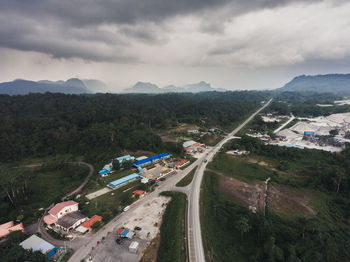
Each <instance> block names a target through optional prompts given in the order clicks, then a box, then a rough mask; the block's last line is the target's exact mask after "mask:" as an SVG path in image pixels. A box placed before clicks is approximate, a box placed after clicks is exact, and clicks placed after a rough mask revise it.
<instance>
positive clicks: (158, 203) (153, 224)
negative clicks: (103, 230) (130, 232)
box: [123, 196, 170, 241]
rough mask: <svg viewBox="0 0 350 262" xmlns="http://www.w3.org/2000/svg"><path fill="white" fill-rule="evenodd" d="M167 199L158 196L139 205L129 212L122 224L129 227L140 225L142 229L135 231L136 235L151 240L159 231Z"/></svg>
mask: <svg viewBox="0 0 350 262" xmlns="http://www.w3.org/2000/svg"><path fill="white" fill-rule="evenodd" d="M169 200H170V198H169V197H164V196H159V197H157V198H155V199H153V200H152V201H149V202H147V203H145V204H144V205H142V206H139V207H138V208H137V209H135V210H134V211H133V212H132V213H130V215H129V217H128V218H129V219H128V221H126V223H125V224H124V225H123V226H124V227H125V228H130V229H134V228H135V227H136V226H138V227H141V228H142V230H141V231H137V236H138V237H139V238H141V239H144V240H148V241H150V240H152V239H153V238H155V237H156V236H157V234H158V233H159V227H160V224H161V220H162V217H163V213H164V210H165V208H166V206H167V203H168V202H169Z"/></svg>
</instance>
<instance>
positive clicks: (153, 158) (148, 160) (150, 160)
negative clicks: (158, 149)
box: [134, 153, 170, 167]
mask: <svg viewBox="0 0 350 262" xmlns="http://www.w3.org/2000/svg"><path fill="white" fill-rule="evenodd" d="M167 157H170V155H169V154H168V153H162V154H159V155H155V156H151V157H147V158H145V159H142V160H139V161H136V162H135V163H134V165H135V166H136V167H139V166H145V165H148V164H151V163H153V162H156V161H158V160H160V159H163V158H167Z"/></svg>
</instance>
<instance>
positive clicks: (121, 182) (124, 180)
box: [107, 173, 141, 188]
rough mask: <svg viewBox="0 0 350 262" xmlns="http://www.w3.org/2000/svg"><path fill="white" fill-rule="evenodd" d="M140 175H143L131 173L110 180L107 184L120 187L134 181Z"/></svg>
mask: <svg viewBox="0 0 350 262" xmlns="http://www.w3.org/2000/svg"><path fill="white" fill-rule="evenodd" d="M140 177H141V176H140V175H138V174H136V173H133V174H130V175H128V176H125V177H122V178H120V179H117V180H114V181H112V182H109V183H107V186H108V187H111V188H116V187H119V186H121V185H124V184H127V183H130V182H132V181H134V180H136V179H138V178H140Z"/></svg>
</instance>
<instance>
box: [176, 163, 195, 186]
mask: <svg viewBox="0 0 350 262" xmlns="http://www.w3.org/2000/svg"><path fill="white" fill-rule="evenodd" d="M197 167H198V166H196V167H195V168H193V169H192V170H191V171H190V172H189V173H188V174H187V175H186V176H185V177H184V178H183V179H181V180H180V181H179V182H178V183H177V184H176V186H179V187H185V186H188V185H189V184H190V183H191V182H192V179H193V176H194V174H195V173H196V170H197Z"/></svg>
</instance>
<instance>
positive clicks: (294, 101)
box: [269, 92, 350, 117]
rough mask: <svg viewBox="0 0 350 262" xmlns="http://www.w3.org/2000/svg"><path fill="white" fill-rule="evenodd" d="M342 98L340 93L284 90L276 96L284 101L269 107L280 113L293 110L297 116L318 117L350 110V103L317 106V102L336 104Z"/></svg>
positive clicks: (287, 112)
mask: <svg viewBox="0 0 350 262" xmlns="http://www.w3.org/2000/svg"><path fill="white" fill-rule="evenodd" d="M342 98H343V97H342V96H340V95H335V94H330V93H323V94H320V93H314V92H283V93H279V94H277V95H276V97H275V101H283V102H275V103H272V104H271V105H270V106H269V108H270V110H272V111H274V112H276V113H278V114H289V113H290V112H292V113H293V114H294V115H295V116H300V117H316V116H326V115H331V114H336V113H346V112H350V105H342V106H339V105H335V106H330V107H320V106H317V104H334V101H336V100H341V99H342Z"/></svg>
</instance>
